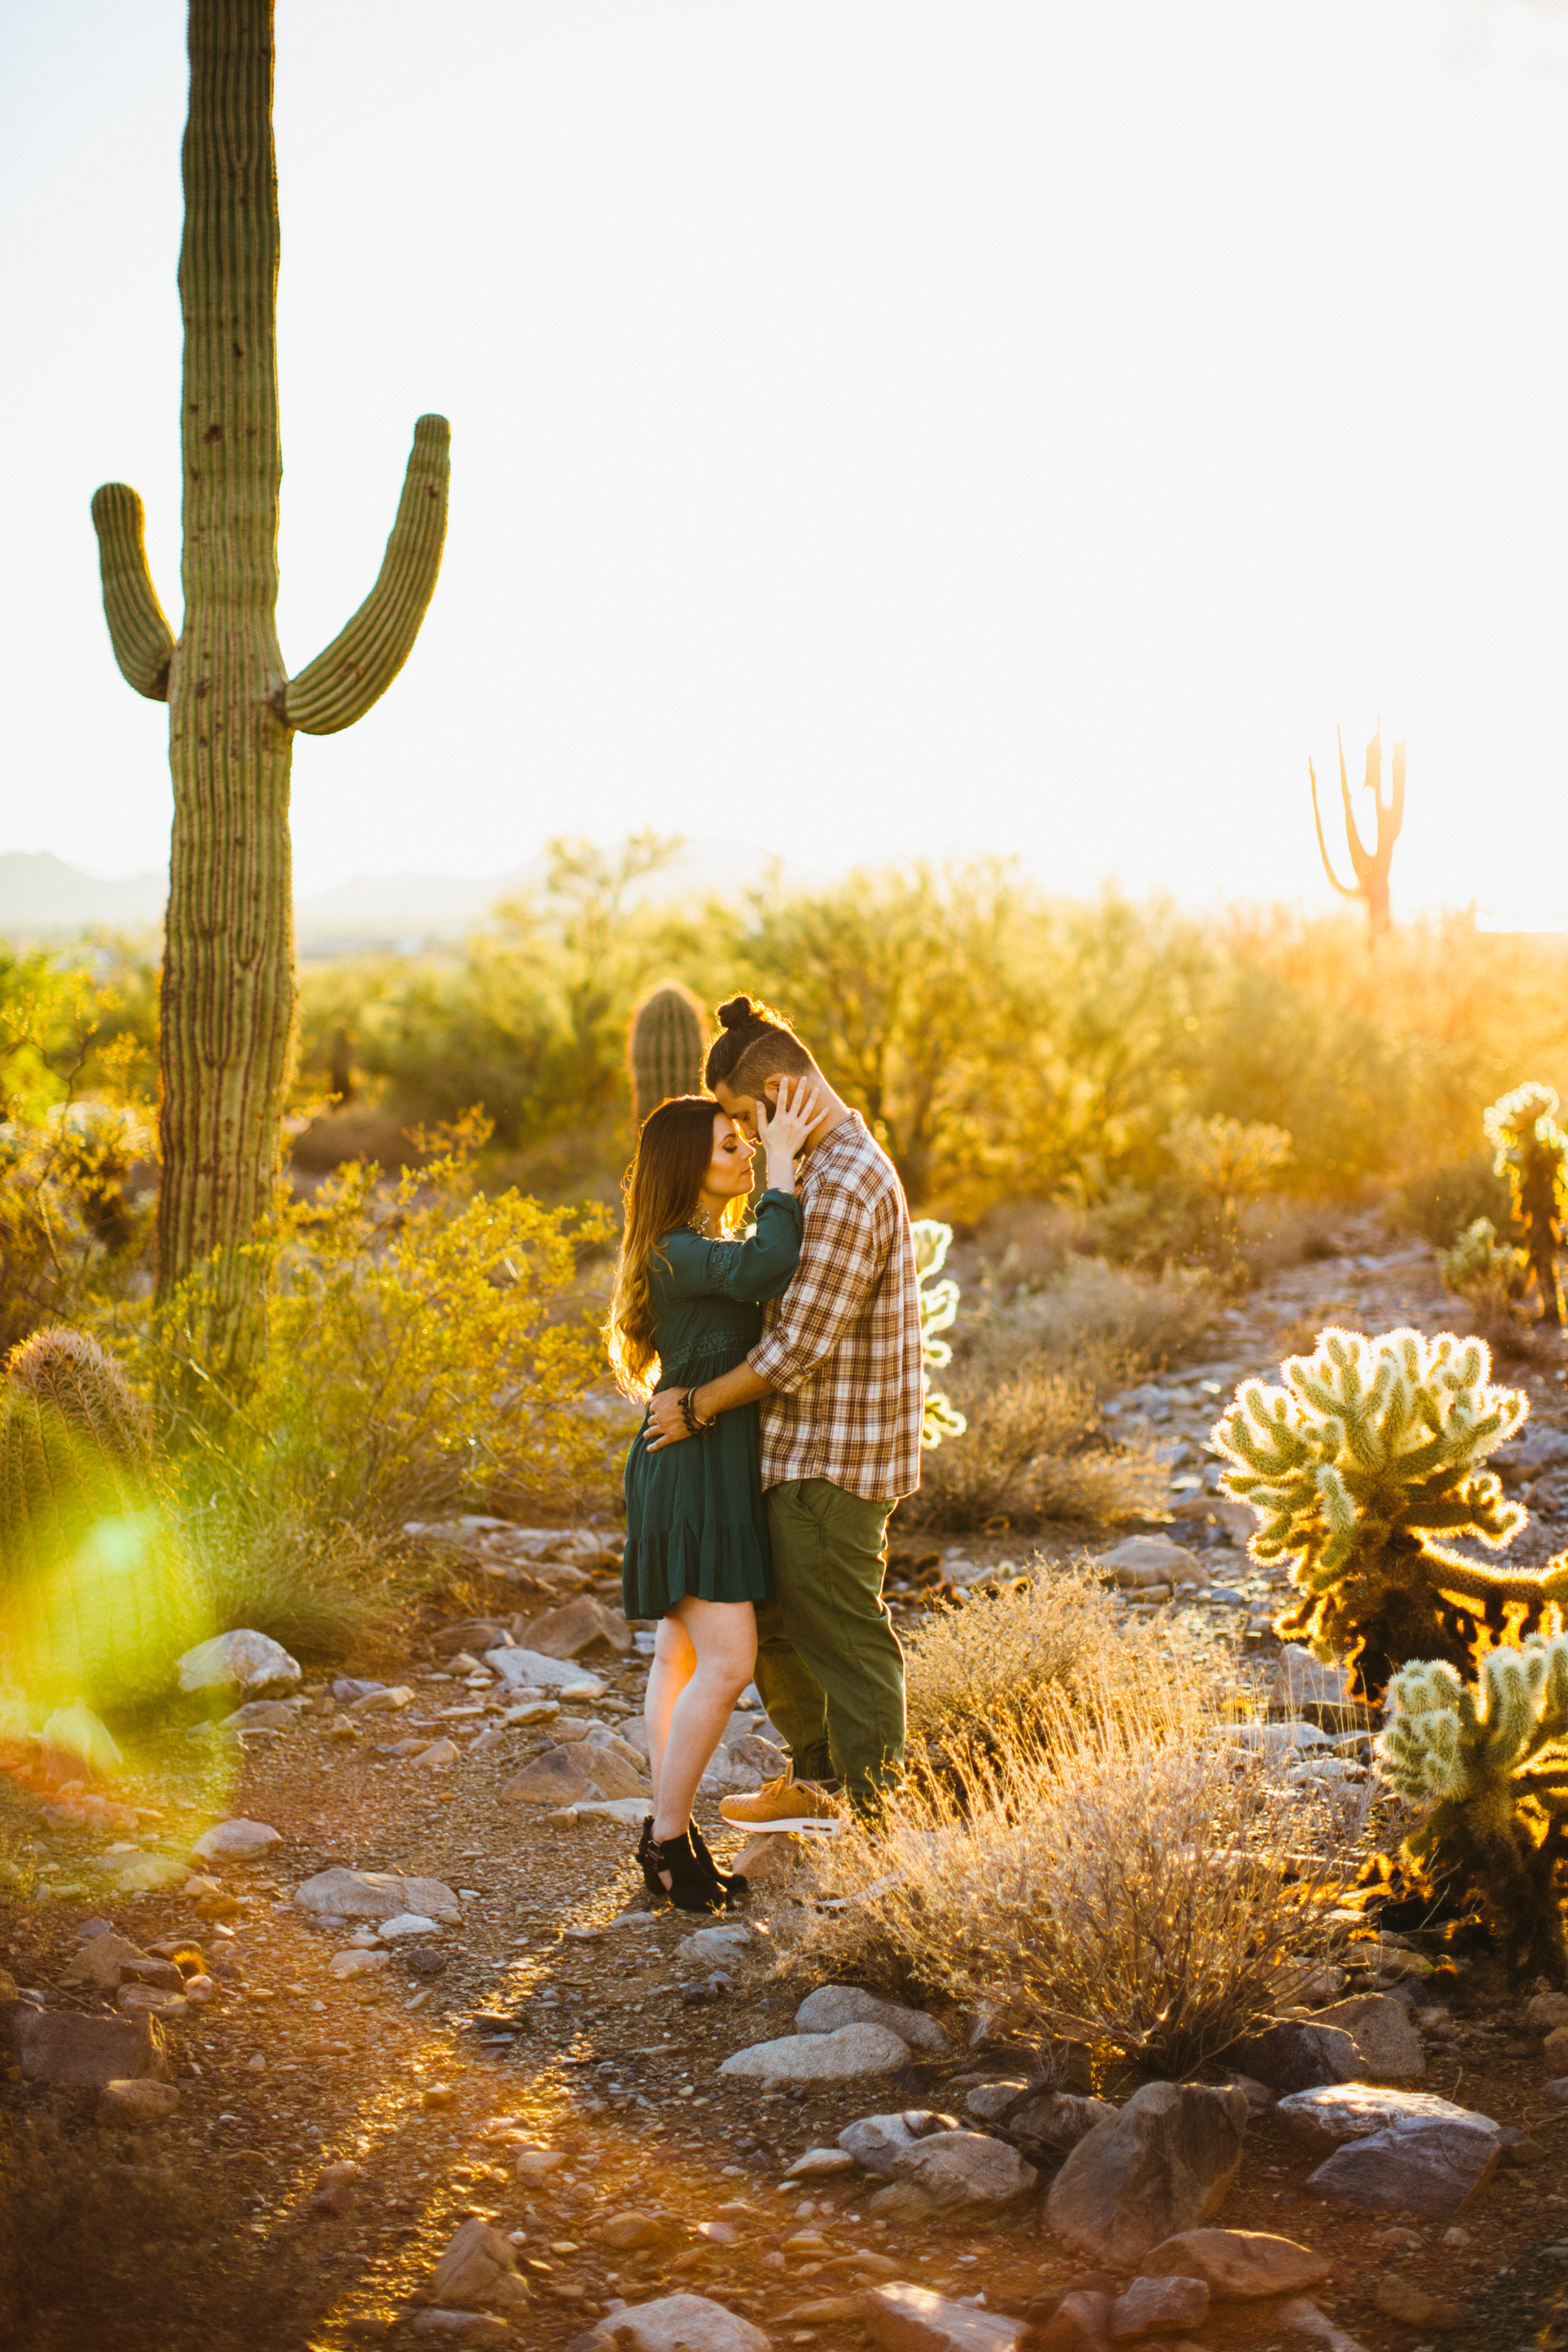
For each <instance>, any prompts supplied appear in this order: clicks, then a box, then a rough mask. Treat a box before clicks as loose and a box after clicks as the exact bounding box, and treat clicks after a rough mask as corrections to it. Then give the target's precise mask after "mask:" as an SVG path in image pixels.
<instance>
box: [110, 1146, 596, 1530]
mask: <svg viewBox="0 0 1568 2352" xmlns="http://www.w3.org/2000/svg"><path fill="white" fill-rule="evenodd" d="M483 1139H484V1138H483V1128H482V1124H476V1123H473V1122H469V1123H468V1124H466V1125H465V1126H463V1127H462V1128H460V1129H458V1130H455V1131H451V1132H448V1133H447V1135H446V1136H445V1137H437V1138H434V1139H431V1138H426V1139H423V1140H424V1143H425V1147H426V1150H425V1156H424V1164H423V1166H422V1167H421V1168H420V1169H419V1170H417V1171H414V1170H407V1171H404V1172H403V1173H402V1174H401V1175H399V1176H397V1177H395V1178H384V1177H383V1176H382V1175H381V1174H380V1173H379V1171H377V1170H375V1169H374V1168H372V1167H366V1166H363V1165H358V1164H351V1165H350V1166H348V1167H346V1168H343V1169H340V1170H339V1171H336V1173H335V1174H334V1175H332V1176H331V1177H330V1178H328V1179H327V1180H326V1181H324V1182H323V1183H322V1184H321V1187H320V1188H319V1189H318V1191H317V1192H315V1193H314V1195H313V1196H312V1197H311V1198H310V1200H308V1201H293V1202H288V1203H286V1204H285V1205H284V1207H283V1208H282V1209H281V1211H280V1212H279V1220H278V1223H277V1227H276V1230H275V1231H274V1232H273V1233H272V1234H270V1235H269V1236H268V1239H267V1241H266V1243H265V1246H266V1248H267V1249H268V1252H269V1254H270V1256H271V1258H272V1304H271V1318H270V1333H269V1345H268V1355H267V1364H266V1370H265V1372H264V1373H263V1375H262V1377H261V1379H260V1380H259V1381H258V1383H257V1384H256V1386H255V1388H254V1389H253V1390H252V1391H250V1392H249V1393H248V1394H247V1395H246V1396H244V1397H242V1398H236V1399H233V1400H230V1401H229V1402H230V1404H231V1408H232V1409H231V1410H230V1412H228V1414H227V1416H226V1419H225V1420H224V1421H223V1422H222V1423H221V1424H220V1425H219V1433H218V1434H217V1435H216V1436H215V1435H213V1434H211V1433H209V1432H208V1430H207V1429H206V1427H205V1425H204V1423H201V1422H197V1421H195V1420H188V1421H185V1420H183V1421H181V1422H179V1423H177V1424H176V1431H177V1434H178V1436H179V1437H180V1439H181V1441H182V1442H183V1444H184V1447H185V1449H186V1450H185V1453H184V1483H185V1486H186V1488H187V1491H188V1493H189V1495H190V1497H191V1501H192V1506H193V1507H199V1509H200V1510H201V1511H202V1512H203V1513H204V1514H210V1515H212V1517H209V1518H207V1519H206V1520H205V1523H206V1524H216V1520H217V1519H218V1518H222V1517H227V1518H228V1519H229V1520H231V1521H232V1522H234V1523H236V1524H237V1525H239V1526H241V1527H242V1528H245V1529H247V1530H250V1531H253V1533H254V1534H255V1537H256V1540H257V1542H258V1543H260V1544H262V1545H265V1543H266V1542H267V1541H268V1539H269V1535H268V1531H274V1530H275V1531H278V1535H277V1539H278V1541H279V1543H280V1544H281V1543H283V1542H284V1541H285V1540H287V1542H288V1543H289V1544H290V1545H295V1546H297V1545H298V1544H299V1543H300V1542H301V1541H302V1540H303V1539H304V1535H305V1533H306V1532H310V1533H311V1534H312V1539H314V1540H329V1539H331V1540H335V1539H336V1534H337V1531H338V1530H340V1529H342V1528H349V1527H353V1528H355V1529H357V1530H358V1532H359V1534H360V1535H361V1536H362V1537H364V1538H369V1539H371V1540H373V1541H376V1542H381V1543H387V1542H391V1543H393V1544H395V1543H396V1541H397V1539H398V1538H399V1537H400V1533H401V1530H402V1529H403V1528H404V1526H405V1523H406V1522H408V1521H412V1520H422V1519H429V1518H436V1517H441V1516H443V1515H445V1514H446V1513H448V1512H450V1511H452V1510H455V1509H464V1508H469V1509H477V1510H482V1509H485V1508H487V1507H492V1506H493V1507H499V1508H500V1509H502V1510H507V1509H510V1508H513V1507H526V1506H528V1505H529V1504H530V1503H531V1504H532V1505H533V1506H534V1507H540V1508H544V1507H553V1508H563V1507H570V1505H571V1504H572V1503H573V1502H574V1501H580V1500H581V1499H582V1497H583V1496H584V1494H585V1493H588V1492H591V1491H592V1492H597V1491H599V1490H601V1489H602V1488H603V1486H604V1484H605V1480H606V1478H607V1476H608V1475H609V1464H610V1461H611V1459H612V1457H613V1455H614V1454H615V1451H616V1445H617V1444H618V1443H619V1442H621V1441H622V1440H623V1438H624V1435H625V1432H624V1428H623V1423H624V1418H625V1416H624V1414H621V1413H617V1412H616V1411H615V1409H614V1408H613V1407H611V1406H609V1405H607V1404H606V1403H605V1402H604V1401H603V1400H602V1398H601V1397H600V1396H599V1395H598V1394H597V1393H596V1391H597V1390H598V1388H599V1384H600V1382H601V1381H602V1379H603V1373H604V1367H603V1362H602V1359H601V1356H600V1352H599V1348H598V1343H597V1339H596V1335H595V1328H594V1323H593V1319H592V1308H591V1307H590V1306H589V1305H588V1303H587V1302H585V1301H584V1298H583V1297H582V1295H581V1291H580V1288H579V1285H578V1276H577V1258H578V1254H579V1251H580V1250H581V1249H582V1248H583V1247H584V1246H585V1245H588V1244H596V1242H597V1241H598V1239H599V1237H600V1236H601V1234H602V1232H603V1230H604V1225H605V1220H604V1217H603V1214H602V1213H600V1212H598V1211H596V1210H592V1209H590V1210H586V1211H581V1212H579V1211H574V1210H566V1209H545V1208H542V1207H541V1206H540V1204H539V1203H538V1202H536V1201H530V1200H526V1199H524V1198H523V1197H522V1196H521V1194H519V1193H517V1192H510V1191H508V1192H500V1193H496V1194H494V1195H487V1194H486V1193H485V1192H482V1191H481V1190H480V1189H479V1181H478V1177H477V1172H476V1155H477V1152H478V1150H479V1148H480V1146H481V1144H482V1142H483ZM198 1280H199V1277H198ZM193 1328H199V1318H195V1317H194V1316H193V1315H192V1314H191V1312H190V1302H189V1301H188V1300H187V1299H184V1298H182V1299H179V1300H177V1301H176V1302H175V1305H174V1308H173V1310H172V1311H170V1312H169V1313H167V1314H165V1315H163V1316H160V1317H149V1318H147V1319H146V1321H145V1323H144V1325H143V1326H142V1347H143V1353H142V1360H141V1368H142V1372H143V1375H144V1376H145V1377H146V1378H147V1380H148V1381H149V1382H150V1383H151V1381H153V1379H155V1378H156V1377H157V1374H158V1372H159V1370H160V1369H161V1368H162V1367H163V1365H165V1364H167V1363H168V1362H169V1360H171V1359H174V1360H184V1361H185V1362H187V1363H188V1362H190V1361H191V1360H192V1358H191V1356H190V1354H189V1339H188V1334H189V1332H190V1330H191V1329H193ZM246 1549H247V1551H248V1550H251V1549H253V1546H252V1544H251V1543H250V1540H249V1538H248V1537H247V1543H246Z"/></svg>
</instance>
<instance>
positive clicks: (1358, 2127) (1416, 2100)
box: [1274, 2083, 1498, 2156]
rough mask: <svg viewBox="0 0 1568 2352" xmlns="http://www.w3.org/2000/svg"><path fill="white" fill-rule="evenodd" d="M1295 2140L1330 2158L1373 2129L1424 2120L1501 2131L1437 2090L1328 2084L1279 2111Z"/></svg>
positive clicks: (1294, 2096) (1292, 2098) (1296, 2096)
mask: <svg viewBox="0 0 1568 2352" xmlns="http://www.w3.org/2000/svg"><path fill="white" fill-rule="evenodd" d="M1274 2112H1275V2114H1276V2115H1277V2116H1279V2121H1280V2122H1281V2123H1282V2124H1283V2125H1284V2126H1286V2128H1287V2130H1288V2131H1289V2133H1290V2136H1291V2137H1292V2138H1293V2139H1297V2140H1300V2142H1301V2143H1302V2144H1303V2145H1304V2146H1305V2147H1306V2148H1307V2149H1308V2151H1309V2153H1310V2155H1313V2156H1328V2155H1331V2153H1332V2151H1333V2150H1334V2149H1335V2148H1336V2147H1343V2146H1344V2144H1345V2143H1346V2141H1348V2140H1352V2139H1366V2138H1369V2137H1371V2135H1372V2134H1373V2132H1381V2131H1388V2130H1391V2129H1393V2128H1394V2127H1395V2126H1399V2127H1402V2128H1407V2127H1409V2126H1414V2125H1418V2124H1446V2123H1480V2124H1485V2125H1486V2127H1487V2129H1488V2130H1489V2131H1492V2132H1495V2131H1496V2130H1497V2129H1498V2126H1497V2125H1496V2124H1494V2123H1492V2122H1490V2121H1489V2119H1488V2118H1487V2117H1486V2116H1478V2115H1476V2114H1475V2112H1474V2110H1473V2109H1471V2108H1469V2107H1459V2106H1456V2105H1454V2103H1453V2101H1452V2100H1451V2099H1440V2098H1438V2097H1437V2096H1436V2094H1435V2093H1434V2092H1431V2091H1398V2090H1391V2089H1386V2088H1384V2086H1383V2085H1381V2084H1375V2083H1340V2084H1331V2083H1325V2084H1321V2085H1320V2086H1319V2087H1318V2088H1317V2089H1316V2090H1311V2091H1293V2092H1292V2093H1291V2094H1290V2095H1289V2098H1285V2099H1281V2100H1280V2102H1279V2105H1278V2106H1277V2107H1276V2109H1275V2111H1274Z"/></svg>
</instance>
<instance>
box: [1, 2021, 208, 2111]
mask: <svg viewBox="0 0 1568 2352" xmlns="http://www.w3.org/2000/svg"><path fill="white" fill-rule="evenodd" d="M0 2035H3V2036H4V2038H5V2046H6V2048H7V2049H8V2051H9V2053H10V2056H11V2061H12V2063H13V2064H15V2065H17V2066H19V2067H20V2068H21V2070H22V2079H23V2081H24V2082H26V2083H47V2084H48V2085H49V2087H50V2088H51V2089H52V2090H93V2091H101V2090H105V2089H107V2087H108V2086H109V2084H110V2083H128V2082H138V2081H141V2080H142V2079H143V2078H151V2079H153V2080H154V2081H162V2080H163V2077H164V2076H165V2075H166V2074H168V2073H169V2071H170V2066H169V2056H168V2049H167V2045H166V2043H165V2042H164V2039H163V2030H162V2028H161V2027H160V2026H159V2025H157V2024H156V2023H155V2022H154V2021H153V2017H152V2016H151V2015H150V2014H149V2012H148V2011H146V2010H142V2011H139V2012H138V2013H136V2014H135V2015H132V2016H130V2017H93V2016H88V2015H85V2014H84V2013H83V2012H82V2011H80V2010H75V2009H51V2010H44V2009H35V2008H34V2007H33V2005H32V2003H31V2001H26V2000H13V2001H5V2002H4V2003H0Z"/></svg>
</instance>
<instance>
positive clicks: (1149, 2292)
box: [1110, 2273, 1209, 2344]
mask: <svg viewBox="0 0 1568 2352" xmlns="http://www.w3.org/2000/svg"><path fill="white" fill-rule="evenodd" d="M1208 2315H1209V2291H1208V2288H1207V2286H1206V2285H1205V2283H1204V2281H1203V2280H1202V2279H1198V2278H1183V2277H1180V2276H1178V2275H1176V2274H1174V2273H1171V2274H1168V2275H1166V2276H1165V2277H1163V2278H1153V2277H1144V2278H1135V2279H1134V2280H1133V2281H1132V2284H1131V2286H1129V2287H1128V2288H1127V2290H1126V2292H1125V2294H1119V2295H1118V2296H1117V2298H1116V2301H1115V2302H1114V2303H1113V2304H1112V2305H1111V2306H1110V2340H1111V2342H1112V2343H1113V2344H1125V2343H1127V2342H1129V2341H1130V2340H1131V2338H1132V2337H1133V2336H1152V2335H1153V2333H1154V2331H1155V2329H1156V2328H1159V2329H1162V2330H1165V2329H1169V2330H1171V2331H1172V2332H1177V2331H1179V2332H1180V2333H1182V2334H1185V2332H1186V2330H1187V2329H1188V2328H1189V2327H1201V2326H1203V2324H1204V2322H1205V2319H1206V2318H1207V2317H1208Z"/></svg>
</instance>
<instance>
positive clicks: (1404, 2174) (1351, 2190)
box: [1307, 2115, 1502, 2221]
mask: <svg viewBox="0 0 1568 2352" xmlns="http://www.w3.org/2000/svg"><path fill="white" fill-rule="evenodd" d="M1501 2158H1502V2134H1501V2132H1500V2129H1499V2127H1498V2126H1497V2125H1496V2124H1494V2123H1493V2122H1491V2121H1490V2119H1489V2117H1488V2116H1478V2115H1460V2116H1454V2117H1448V2116H1402V2117H1399V2118H1398V2119H1396V2120H1395V2121H1394V2122H1393V2123H1391V2124H1388V2125H1386V2126H1384V2129H1383V2130H1382V2131H1375V2132H1368V2133H1366V2134H1365V2135H1364V2136H1363V2137H1358V2138H1355V2139H1349V2140H1346V2141H1345V2143H1344V2145H1343V2146H1342V2147H1337V2148H1335V2150H1334V2152H1333V2154H1332V2155H1331V2156H1330V2157H1325V2158H1324V2159H1323V2162H1322V2163H1321V2164H1320V2165H1319V2167H1318V2168H1317V2170H1316V2171H1315V2172H1310V2173H1309V2174H1308V2176H1307V2187H1308V2188H1309V2189H1310V2190H1311V2191H1312V2193H1313V2195H1314V2196H1317V2197H1321V2198H1324V2199H1326V2200H1328V2202H1329V2203H1331V2204H1334V2205H1348V2206H1350V2207H1351V2208H1352V2210H1354V2211H1355V2212H1358V2213H1413V2214H1415V2216H1416V2217H1417V2218H1418V2219H1419V2220H1421V2221H1443V2220H1445V2219H1446V2218H1447V2215H1448V2214H1450V2213H1455V2212H1458V2209H1459V2207H1460V2206H1461V2205H1463V2204H1464V2203H1465V2202H1466V2200H1467V2199H1468V2198H1470V2197H1473V2196H1474V2195H1475V2193H1476V2191H1477V2189H1484V2188H1485V2187H1486V2185H1487V2183H1488V2182H1489V2180H1490V2179H1491V2177H1492V2175H1493V2173H1494V2172H1495V2171H1496V2170H1497V2168H1498V2166H1499V2164H1500V2161H1501Z"/></svg>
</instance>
